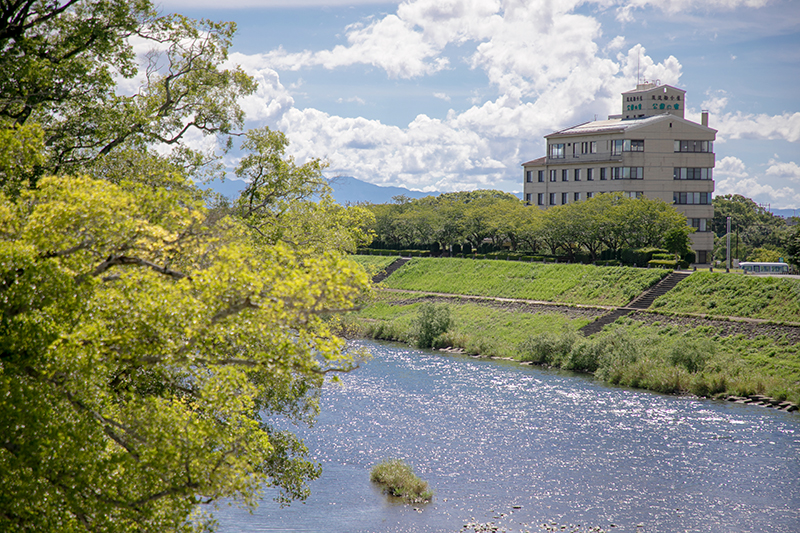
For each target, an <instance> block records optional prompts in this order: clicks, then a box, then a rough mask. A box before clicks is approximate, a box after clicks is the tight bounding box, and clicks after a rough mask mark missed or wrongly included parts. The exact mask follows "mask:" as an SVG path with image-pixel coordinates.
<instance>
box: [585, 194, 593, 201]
mask: <svg viewBox="0 0 800 533" xmlns="http://www.w3.org/2000/svg"><path fill="white" fill-rule="evenodd" d="M593 197H594V193H593V192H587V193H586V199H587V200H588V199H589V198H593Z"/></svg>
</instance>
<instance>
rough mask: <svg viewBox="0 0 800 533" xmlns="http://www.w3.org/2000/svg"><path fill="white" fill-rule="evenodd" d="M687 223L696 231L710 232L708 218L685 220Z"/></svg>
mask: <svg viewBox="0 0 800 533" xmlns="http://www.w3.org/2000/svg"><path fill="white" fill-rule="evenodd" d="M687 222H688V224H689V225H690V226H691V227H693V228H694V229H696V230H697V231H711V219H710V218H690V219H688V220H687Z"/></svg>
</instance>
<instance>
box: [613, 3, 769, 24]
mask: <svg viewBox="0 0 800 533" xmlns="http://www.w3.org/2000/svg"><path fill="white" fill-rule="evenodd" d="M770 1H771V0H703V1H702V2H698V1H697V0H621V1H619V2H617V3H618V4H619V7H618V8H617V20H619V21H620V22H631V21H633V20H634V19H635V17H634V12H635V11H636V10H637V9H640V10H644V9H646V8H648V7H653V8H656V9H659V10H661V11H663V12H665V13H669V14H670V15H675V14H680V13H688V12H695V11H701V12H702V11H707V12H708V11H720V10H733V9H739V8H743V7H744V8H761V7H764V6H766V5H767V4H768V3H770Z"/></svg>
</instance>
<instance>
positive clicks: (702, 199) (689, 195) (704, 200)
mask: <svg viewBox="0 0 800 533" xmlns="http://www.w3.org/2000/svg"><path fill="white" fill-rule="evenodd" d="M672 202H673V203H675V204H678V205H711V193H710V192H674V193H672Z"/></svg>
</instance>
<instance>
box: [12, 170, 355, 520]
mask: <svg viewBox="0 0 800 533" xmlns="http://www.w3.org/2000/svg"><path fill="white" fill-rule="evenodd" d="M0 235H1V236H2V241H0V276H2V277H0V317H1V318H0V398H2V401H0V530H3V531H27V530H31V531H171V530H189V529H191V528H192V527H194V526H196V525H197V524H195V523H193V522H192V521H191V520H190V519H189V517H190V515H191V514H192V512H193V511H194V510H195V508H196V507H197V506H198V504H201V503H204V502H211V501H214V500H216V499H218V498H221V497H233V498H238V499H240V500H242V501H244V502H246V503H249V504H252V503H254V499H255V497H256V496H257V494H258V489H259V486H260V485H262V484H267V485H275V486H277V487H280V488H281V489H282V490H283V495H284V496H285V497H286V498H298V497H303V496H304V495H305V487H304V482H305V481H306V480H308V479H310V478H313V477H314V476H316V475H317V473H318V472H317V469H316V467H315V466H314V464H313V463H311V462H309V461H307V460H306V459H305V458H304V453H305V448H304V447H303V445H302V443H301V442H300V441H298V440H297V439H296V438H295V437H294V436H293V435H292V434H290V433H287V432H281V431H279V430H277V429H276V428H275V427H273V425H272V424H273V421H274V418H272V417H274V416H280V417H283V418H288V419H290V420H294V421H295V422H304V421H305V422H308V421H309V420H310V419H311V417H313V415H314V413H315V410H316V403H315V402H316V392H317V391H318V390H319V387H320V386H321V384H322V380H323V376H324V375H325V374H326V373H328V372H331V371H334V370H346V369H347V368H349V367H350V366H351V365H352V363H353V361H352V359H351V358H350V357H349V356H347V355H345V354H344V346H343V341H342V340H340V339H338V338H336V337H335V336H334V335H332V333H331V331H330V329H329V326H328V322H327V321H326V320H324V317H325V315H326V314H329V313H333V312H339V311H341V310H346V309H348V308H350V307H351V306H352V305H353V300H354V297H355V296H356V295H357V294H358V293H359V292H360V291H361V290H363V289H364V288H365V287H366V283H367V280H366V277H365V274H364V273H363V272H362V271H360V269H358V268H354V267H353V266H352V265H351V264H349V263H348V261H347V260H346V259H343V258H342V257H341V256H340V255H338V254H319V255H315V256H313V257H312V256H309V255H308V254H298V253H296V252H295V250H293V249H292V248H290V247H288V246H286V245H284V244H282V243H275V244H273V245H270V246H263V245H260V244H259V243H258V242H257V241H254V240H253V239H252V238H250V237H249V230H248V229H247V228H246V226H245V225H244V224H242V223H241V222H237V221H236V220H235V219H231V218H221V219H218V220H216V221H215V222H212V221H210V220H208V219H207V218H206V213H205V209H204V208H203V207H202V206H201V205H198V204H193V205H186V199H185V198H181V199H180V200H179V199H178V198H176V196H174V195H170V194H166V193H165V191H164V189H160V188H155V189H154V188H148V187H144V186H141V185H140V184H135V183H127V184H123V185H122V186H118V185H115V184H112V183H109V182H107V181H98V180H94V179H91V178H88V177H70V178H52V177H48V178H43V179H41V180H40V182H39V186H38V187H37V188H36V189H32V190H26V191H23V192H22V194H21V196H20V198H19V199H18V200H17V201H15V202H12V201H9V199H8V198H7V197H5V196H3V197H0Z"/></svg>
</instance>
